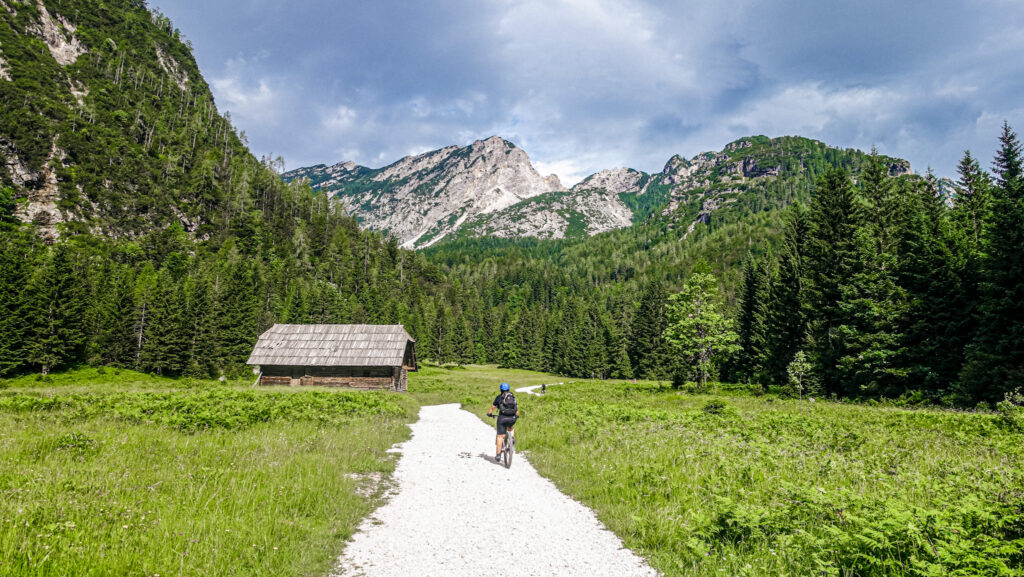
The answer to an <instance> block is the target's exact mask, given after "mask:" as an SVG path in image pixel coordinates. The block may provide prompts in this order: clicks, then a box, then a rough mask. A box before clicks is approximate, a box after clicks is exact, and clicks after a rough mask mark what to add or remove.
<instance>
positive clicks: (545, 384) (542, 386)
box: [540, 383, 548, 393]
mask: <svg viewBox="0 0 1024 577" xmlns="http://www.w3.org/2000/svg"><path fill="white" fill-rule="evenodd" d="M540 392H542V393H546V392H548V384H547V383H544V384H543V385H541V386H540Z"/></svg>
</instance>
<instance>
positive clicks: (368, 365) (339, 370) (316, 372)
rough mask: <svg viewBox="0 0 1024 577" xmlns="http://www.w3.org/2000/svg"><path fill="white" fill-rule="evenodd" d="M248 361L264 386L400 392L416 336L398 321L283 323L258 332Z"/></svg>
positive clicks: (411, 364) (409, 368)
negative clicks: (314, 386) (378, 322)
mask: <svg viewBox="0 0 1024 577" xmlns="http://www.w3.org/2000/svg"><path fill="white" fill-rule="evenodd" d="M248 364H250V365H259V367H260V380H259V382H260V384H262V385H290V386H293V387H297V386H302V385H316V386H327V387H347V388H352V389H383V390H392V391H404V390H406V388H407V385H408V371H415V370H416V341H414V340H413V339H412V337H410V336H409V333H407V332H406V331H405V327H403V326H402V325H282V324H277V325H274V326H272V327H270V329H268V330H267V332H265V333H263V334H262V335H260V338H259V341H257V342H256V348H254V349H253V351H252V354H251V355H250V356H249V361H248Z"/></svg>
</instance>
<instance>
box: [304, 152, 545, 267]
mask: <svg viewBox="0 0 1024 577" xmlns="http://www.w3.org/2000/svg"><path fill="white" fill-rule="evenodd" d="M285 177H286V178H299V177H305V178H309V179H310V181H311V184H312V185H313V187H314V188H315V189H318V190H324V191H327V192H330V193H334V194H337V195H338V196H340V197H341V198H342V199H343V201H344V202H345V205H346V207H347V210H348V211H349V212H350V213H351V214H353V215H355V216H357V217H359V218H360V219H361V221H362V222H363V224H364V225H366V226H368V227H370V228H374V229H378V230H387V231H389V232H390V233H391V234H394V235H395V236H397V237H398V238H399V239H400V240H401V242H402V245H403V246H405V247H409V248H412V247H417V248H422V247H426V246H430V245H431V244H433V243H435V242H437V241H438V240H440V239H442V238H444V237H445V236H447V235H449V234H451V233H452V232H454V231H455V230H457V229H458V228H459V227H460V226H461V225H462V223H463V222H465V221H466V220H467V219H469V218H472V217H475V216H477V215H485V214H490V213H494V212H497V211H501V210H503V209H505V208H508V207H510V206H512V205H513V204H516V203H518V202H520V201H522V200H525V199H528V198H532V197H535V196H537V195H540V194H544V193H549V192H556V191H563V190H565V188H564V187H563V186H562V185H561V183H560V182H559V181H558V178H557V177H555V176H554V175H552V176H548V177H543V176H541V175H540V174H539V173H538V172H537V171H536V170H535V169H534V168H533V165H532V164H531V163H530V159H529V157H528V156H527V155H526V153H525V152H523V151H522V150H521V149H520V148H517V147H516V146H515V145H514V144H512V143H511V142H508V141H506V140H504V139H502V138H499V137H497V136H492V137H491V138H488V139H486V140H478V141H476V142H474V143H473V144H471V145H469V146H466V147H457V146H449V147H445V148H442V149H440V150H435V151H432V152H427V153H424V154H420V155H417V156H407V157H405V158H403V159H401V160H399V161H398V162H396V163H394V164H391V165H390V166H386V167H384V168H381V169H379V170H371V169H368V168H365V167H360V166H358V165H356V164H355V163H352V162H345V163H339V164H336V165H334V166H331V167H324V166H316V167H312V168H309V169H299V170H297V171H293V172H290V173H286V174H285Z"/></svg>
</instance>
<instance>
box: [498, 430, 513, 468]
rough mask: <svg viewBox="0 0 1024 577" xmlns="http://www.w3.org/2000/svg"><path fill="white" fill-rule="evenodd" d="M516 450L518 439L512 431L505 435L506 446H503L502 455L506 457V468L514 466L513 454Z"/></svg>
mask: <svg viewBox="0 0 1024 577" xmlns="http://www.w3.org/2000/svg"><path fill="white" fill-rule="evenodd" d="M515 452H516V441H515V437H513V436H512V433H509V434H508V436H506V437H505V446H504V447H502V448H501V453H502V456H503V457H504V458H505V468H506V469H510V468H512V454H513V453H515Z"/></svg>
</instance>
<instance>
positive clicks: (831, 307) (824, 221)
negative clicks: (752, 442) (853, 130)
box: [728, 125, 1024, 404]
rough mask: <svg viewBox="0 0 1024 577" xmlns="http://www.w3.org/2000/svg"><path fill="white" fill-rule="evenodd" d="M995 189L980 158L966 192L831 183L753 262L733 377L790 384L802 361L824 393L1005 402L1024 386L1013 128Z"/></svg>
mask: <svg viewBox="0 0 1024 577" xmlns="http://www.w3.org/2000/svg"><path fill="white" fill-rule="evenodd" d="M1000 142H1001V148H1000V149H999V151H998V153H997V156H996V159H995V163H994V168H995V181H994V182H992V181H991V178H990V176H989V175H988V174H987V173H986V172H985V171H983V170H982V169H981V167H980V165H979V163H978V161H977V160H975V159H974V158H973V157H972V156H971V155H970V152H967V153H966V154H965V155H964V157H963V160H962V161H961V162H960V166H959V173H960V180H959V183H958V184H959V188H960V191H959V193H958V194H957V195H956V196H955V197H954V199H953V202H952V206H949V205H947V204H945V203H944V202H942V201H941V199H940V197H939V194H938V189H937V183H936V181H935V180H934V179H933V178H930V177H928V178H924V179H918V178H900V179H890V178H888V177H887V176H886V174H885V172H884V170H883V168H882V166H881V164H880V163H877V162H876V163H873V164H871V165H870V166H869V167H868V169H867V170H865V171H864V172H863V174H862V178H861V179H860V182H859V185H858V186H855V185H854V183H853V181H852V180H851V179H850V176H849V175H848V174H847V173H846V172H845V171H842V170H833V171H831V172H829V173H828V174H826V175H825V176H824V177H823V178H822V180H821V182H820V183H819V186H818V189H817V191H816V193H815V195H814V197H813V199H812V201H811V203H810V206H809V207H808V208H804V207H802V206H798V207H794V209H792V210H790V211H789V213H788V214H787V220H786V226H785V229H784V235H783V236H784V239H785V242H784V243H783V245H782V249H781V251H780V252H779V253H778V254H777V255H775V254H772V253H770V252H766V253H765V254H763V255H761V256H753V255H751V257H750V258H749V260H748V262H747V264H746V266H745V269H744V282H743V289H742V304H741V307H740V311H739V315H738V319H739V328H740V337H741V344H742V346H743V352H742V354H741V355H740V356H739V357H738V358H736V359H735V361H734V363H733V364H732V366H731V369H730V371H729V374H728V377H730V378H733V379H738V380H749V381H756V382H760V383H762V384H763V385H766V386H767V385H769V384H774V385H785V384H787V381H788V374H787V367H788V366H789V365H790V363H792V362H793V360H794V357H795V356H796V355H797V354H798V353H799V352H800V351H806V353H807V356H808V358H809V359H810V362H811V376H812V378H813V379H815V380H816V383H817V386H818V387H819V388H820V390H821V392H823V393H827V394H832V395H837V396H841V397H879V396H883V397H895V396H900V395H906V394H908V393H915V394H917V395H918V396H920V397H922V398H926V399H930V400H933V401H938V400H942V401H944V402H947V403H955V404H970V403H974V402H979V401H984V402H989V403H991V402H995V401H999V400H1001V399H1002V398H1003V397H1004V395H1005V394H1006V393H1009V392H1011V391H1013V390H1014V389H1015V388H1016V387H1019V386H1020V385H1021V383H1022V379H1021V377H1022V375H1024V338H1022V334H1024V293H1022V288H1021V287H1022V286H1024V266H1021V264H1022V253H1024V188H1022V182H1021V147H1020V144H1019V143H1018V140H1017V136H1016V135H1015V134H1014V133H1013V131H1012V130H1011V129H1010V128H1009V126H1006V125H1004V130H1003V134H1002V136H1001V137H1000Z"/></svg>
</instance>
